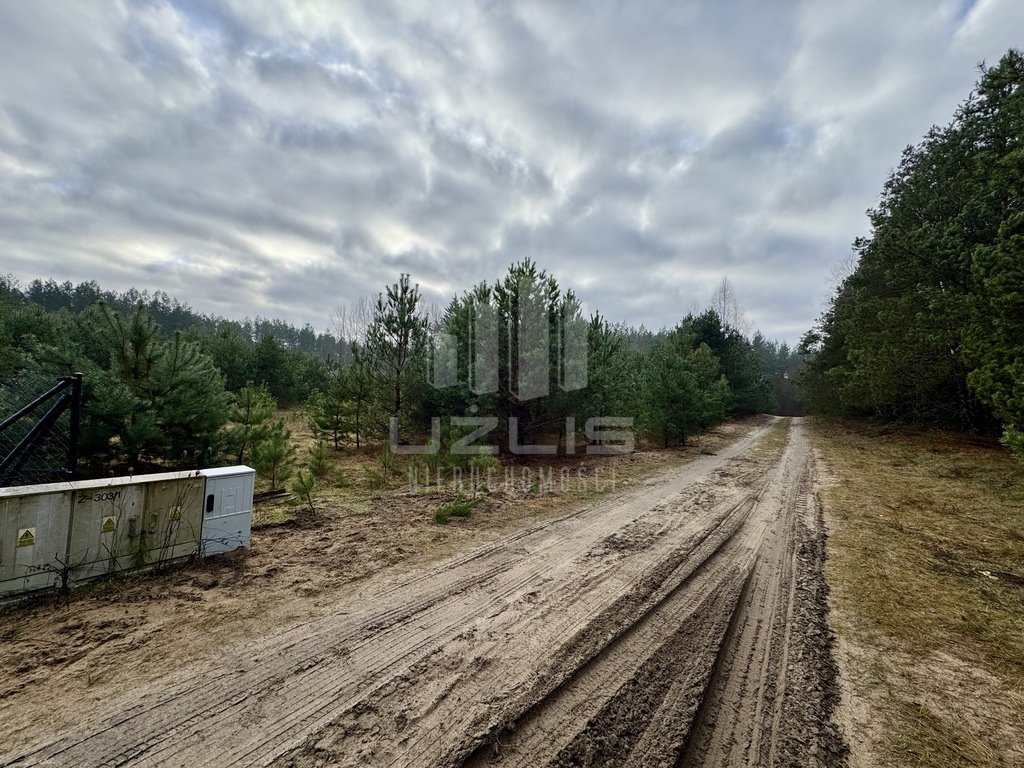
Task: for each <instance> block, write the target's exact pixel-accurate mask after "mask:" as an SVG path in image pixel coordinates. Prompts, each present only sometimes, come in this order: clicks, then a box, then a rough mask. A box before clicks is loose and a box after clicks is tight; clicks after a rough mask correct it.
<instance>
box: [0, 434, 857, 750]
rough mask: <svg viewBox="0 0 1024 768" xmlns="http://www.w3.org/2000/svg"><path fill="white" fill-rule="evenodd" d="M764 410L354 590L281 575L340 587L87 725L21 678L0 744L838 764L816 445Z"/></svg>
mask: <svg viewBox="0 0 1024 768" xmlns="http://www.w3.org/2000/svg"><path fill="white" fill-rule="evenodd" d="M767 431H768V427H761V428H759V429H757V430H755V431H754V433H753V434H751V435H749V436H747V437H744V438H741V439H739V440H737V441H735V442H733V443H731V444H729V445H727V446H725V447H723V448H721V449H719V450H718V451H717V453H715V454H710V453H709V455H700V456H699V457H697V458H696V459H695V460H694V461H692V462H690V463H688V464H685V465H683V466H680V467H674V468H672V469H669V470H665V471H663V472H661V473H660V474H658V475H656V476H655V477H653V478H651V479H649V480H647V481H645V482H643V483H638V484H637V485H636V487H634V488H632V489H628V490H625V491H623V492H620V493H616V494H614V495H612V496H608V497H604V498H601V499H599V500H596V501H593V502H591V503H589V504H586V505H584V506H580V507H577V508H575V509H573V510H572V511H571V512H569V513H568V514H564V515H563V516H561V517H553V518H552V517H549V518H548V519H544V520H541V521H533V522H529V523H526V524H521V525H519V526H517V527H516V529H515V530H514V531H513V532H511V533H507V534H505V535H502V536H500V537H495V536H494V535H493V534H491V535H489V536H487V535H485V534H483V533H479V532H473V531H472V529H468V528H467V529H466V531H465V533H466V535H467V536H478V537H479V539H478V540H477V541H473V542H472V544H475V545H476V546H475V547H474V548H472V549H471V551H469V552H468V553H467V554H463V555H460V556H456V557H454V558H451V559H449V560H447V561H445V562H443V563H442V564H440V565H438V566H436V567H434V568H430V569H421V570H419V571H418V572H412V573H410V572H408V571H405V572H402V570H401V569H388V570H386V571H384V572H382V573H380V574H378V577H374V578H372V579H369V580H367V581H365V582H362V583H360V584H358V585H355V586H353V585H351V584H350V586H349V594H348V596H347V598H346V599H341V598H340V597H339V596H338V595H337V589H336V587H337V585H336V584H335V585H332V584H331V583H329V580H330V578H331V576H330V575H329V574H330V573H331V572H328V573H327V574H326V575H325V574H313V575H312V576H301V575H298V574H295V573H291V574H290V576H291V577H293V578H294V580H295V583H294V584H293V586H294V587H295V588H296V591H295V594H297V595H300V596H301V595H302V594H303V592H304V591H308V594H306V595H305V597H306V602H307V603H308V602H309V599H310V597H311V596H318V595H319V596H323V595H330V596H331V599H329V600H327V599H324V601H323V604H322V605H319V604H318V605H319V607H318V608H317V609H316V610H314V611H311V610H310V609H309V606H308V605H305V604H304V608H303V610H304V611H305V613H304V614H303V615H302V616H301V618H300V619H299V620H294V618H293V620H292V622H291V623H289V622H288V617H289V606H288V601H286V600H277V601H270V603H269V604H268V605H267V606H264V607H265V610H264V611H263V612H259V611H257V612H255V613H254V614H253V616H251V617H249V618H245V617H241V618H240V617H238V616H235V617H233V618H232V619H230V621H228V623H229V625H230V626H233V627H235V628H236V629H238V630H239V631H245V632H246V636H245V637H244V638H243V640H244V642H235V643H234V644H232V645H231V646H230V647H228V648H227V649H226V650H224V651H223V652H221V653H215V652H214V649H210V648H204V647H202V644H201V643H193V644H191V645H190V646H189V650H190V651H191V652H192V653H194V654H195V655H194V656H189V658H197V659H198V660H197V661H196V662H195V663H193V664H182V663H181V660H180V659H181V656H180V655H179V656H178V657H177V659H176V660H177V664H178V667H179V668H178V669H170V670H168V671H166V672H165V673H163V674H161V675H159V676H157V677H155V678H154V677H153V676H151V675H147V674H145V673H144V672H138V673H137V674H135V675H134V676H132V675H129V676H125V675H123V674H122V675H121V676H120V677H118V678H117V679H118V680H120V681H121V683H122V685H121V687H120V690H118V691H117V692H114V691H113V690H112V689H111V686H110V685H105V684H103V683H102V681H101V682H100V684H99V689H100V690H102V691H103V694H104V695H103V696H102V697H97V698H96V699H94V700H92V701H89V702H87V703H86V702H82V701H79V702H77V704H78V707H77V709H76V710H75V711H76V712H77V716H78V720H79V722H77V723H76V724H74V725H70V726H69V724H68V722H67V713H68V712H69V711H70V707H69V706H68V707H63V708H61V707H57V709H58V710H59V711H60V712H61V713H62V714H60V715H59V716H58V717H57V718H46V717H39V716H38V714H39V711H40V710H39V708H38V707H39V705H40V703H41V702H44V701H46V696H45V695H44V694H43V693H39V691H40V690H42V691H44V692H46V690H47V689H48V693H49V697H50V700H51V701H52V700H53V699H54V696H55V695H57V696H59V694H54V692H53V684H52V683H53V682H54V681H53V680H51V681H50V683H51V684H50V685H49V686H35V687H33V686H31V685H29V684H26V685H25V686H23V687H22V688H19V687H18V686H17V684H15V685H12V686H9V687H8V688H7V692H6V696H7V701H6V702H5V703H4V704H3V705H0V706H2V707H3V710H6V711H3V710H0V715H6V714H10V715H12V716H13V717H14V718H15V719H17V718H24V717H25V713H26V712H35V713H37V717H36V719H35V721H34V723H32V725H31V726H27V727H26V726H25V725H24V722H23V721H22V722H21V727H20V728H19V729H18V730H17V731H16V732H15V733H16V734H18V735H17V737H16V738H17V739H19V740H21V743H19V742H18V741H14V740H9V741H8V742H6V743H5V744H4V746H3V747H0V749H3V750H4V751H5V752H6V754H7V755H8V757H6V758H0V761H2V762H4V764H12V765H28V764H53V765H76V766H77V765H97V764H116V765H121V764H132V765H185V764H188V765H190V766H199V765H226V764H259V765H295V766H305V765H335V764H340V765H356V764H373V765H486V764H489V763H506V764H510V765H529V766H536V765H596V764H604V765H642V766H646V765H694V766H697V765H709V766H736V765H747V766H769V765H800V766H813V765H822V766H834V765H842V764H843V763H844V762H845V746H844V745H843V743H842V741H841V739H840V738H839V736H838V732H837V730H836V728H835V726H834V725H833V724H832V712H833V709H834V707H835V704H836V700H837V689H836V686H835V679H834V674H835V670H834V664H833V662H832V657H831V650H830V649H831V634H830V632H829V630H828V627H827V624H826V621H825V605H826V603H825V601H826V594H825V588H824V581H823V578H822V574H821V564H822V559H823V557H824V549H823V547H824V534H823V531H822V524H821V518H820V512H819V511H818V509H817V506H816V503H815V500H814V496H813V494H812V491H811V482H812V479H813V473H814V460H813V457H812V455H811V452H810V450H809V448H808V444H807V440H806V437H805V435H804V430H803V427H802V426H801V425H800V423H799V421H798V420H796V421H794V423H793V427H792V429H791V430H790V432H789V439H788V441H787V442H786V444H785V446H784V448H779V449H775V450H767V451H763V450H757V449H756V444H757V443H758V441H759V440H760V439H761V438H763V437H764V435H765V433H766V432H767ZM359 534H360V532H359V531H358V530H356V531H353V532H351V536H358V535H359ZM310 535H311V536H317V535H321V536H323V535H325V534H324V533H323V531H317V530H315V529H314V530H312V531H311V532H310ZM488 538H489V539H490V540H487V539H488ZM327 539H328V540H327V541H325V542H322V544H323V545H324V546H326V547H331V546H335V545H340V543H339V542H337V541H335V540H334V539H332V537H330V536H329V535H328V536H327ZM357 549H358V548H357ZM278 560H279V559H270V560H266V561H265V565H266V568H267V570H268V571H270V570H272V569H280V568H287V562H283V563H279V562H278ZM220 567H223V568H230V567H231V565H230V563H227V564H224V565H223V566H220ZM243 570H246V571H249V572H250V573H249V577H251V578H255V579H257V580H258V579H259V578H265V579H267V580H268V581H274V580H275V579H276V576H277V572H276V571H275V572H274V573H267V574H265V575H263V576H262V577H261V576H259V575H258V573H257V572H255V571H254V570H253V569H251V568H245V569H243ZM202 573H206V572H205V571H203V572H200V575H201V574H202ZM197 577H198V576H196V575H190V576H188V577H187V578H190V579H195V578H197ZM209 578H211V579H213V580H214V581H216V582H218V583H219V581H220V579H222V578H224V576H223V575H218V573H217V572H213V573H212V574H211V575H210V576H209ZM334 578H336V579H343V578H344V577H341V576H334ZM169 586H170V587H171V588H172V589H173V588H174V587H175V586H177V587H178V588H181V589H182V590H185V591H183V592H182V595H186V594H188V595H190V594H192V592H191V591H188V590H186V585H182V584H175V582H174V581H171V582H170V584H169ZM192 588H194V587H192ZM240 589H241V587H240ZM210 590H211V591H216V592H217V595H216V598H215V599H216V605H217V606H224V608H223V610H225V611H231V610H236V611H244V610H245V609H244V608H243V607H242V605H240V604H233V602H232V600H231V597H230V595H229V594H221V593H224V592H227V590H223V589H220V588H219V584H212V585H211V586H210ZM248 596H249V597H250V600H249V603H250V604H251V602H252V600H251V593H249V594H248ZM181 599H182V601H183V602H184V603H185V604H187V602H188V599H187V598H185V597H183V596H182V597H181ZM238 602H239V603H241V602H242V601H241V600H238ZM293 610H295V609H294V608H293ZM202 616H203V621H205V622H211V623H210V625H209V626H211V627H212V626H215V625H217V626H219V625H220V624H221V623H219V622H217V619H216V614H215V613H211V612H210V611H205V612H203V613H202ZM74 621H75V620H74V619H73V618H72V619H71V620H70V622H65V626H64V629H66V630H67V632H68V637H74V636H75V634H74V633H75V632H76V631H78V632H81V631H82V630H81V628H79V629H77V630H76V629H75V628H74V626H73V625H74ZM121 621H123V622H125V624H124V625H123V626H121V625H118V624H117V623H116V622H113V619H112V622H113V623H112V624H111V626H109V627H105V628H103V630H102V631H105V632H108V633H110V634H111V635H113V636H114V642H115V643H116V642H117V641H118V640H122V639H124V638H125V637H130V636H131V634H132V632H133V631H135V630H136V629H137V625H136V624H135V622H137V621H138V619H137V611H136V610H134V609H133V606H132V605H125V606H124V617H123V618H122V619H121ZM68 625H71V626H68ZM89 626H90V627H91V628H92V629H91V630H89V631H92V630H95V626H94V625H92V624H90V625H89ZM281 626H283V627H284V628H283V629H281V628H276V629H275V627H281ZM212 635H213V636H214V637H219V636H218V635H217V634H216V633H212ZM250 638H251V639H250ZM220 639H221V641H222V640H223V639H222V638H220ZM83 640H84V646H85V647H86V648H90V647H92V648H94V647H95V643H94V641H92V642H93V644H92V645H91V644H90V642H91V641H90V640H89V639H88V638H83ZM105 642H106V641H105ZM105 642H104V644H105ZM6 645H8V644H7V643H5V646H6ZM154 647H156V646H154ZM159 647H164V648H165V650H166V652H167V653H168V654H170V653H171V651H172V650H173V646H171V647H170V648H167V647H166V646H159ZM57 648H59V649H60V650H57V651H55V652H57V653H65V652H68V651H70V652H72V653H73V652H74V648H75V644H74V643H66V644H63V645H57ZM130 650H131V646H130V645H129V646H127V647H123V648H122V651H123V653H122V656H124V658H130V654H129V653H128V652H129V651H130ZM171 658H172V659H174V657H173V654H172V655H171ZM111 663H113V664H115V665H116V663H117V656H116V655H115V656H113V657H112V658H111ZM156 663H157V666H159V667H160V668H161V670H162V671H163V670H165V669H166V663H167V659H166V658H163V660H162V661H161V660H160V659H158V660H157V662H156ZM161 664H163V665H164V666H161ZM115 668H116V667H115ZM97 674H102V671H100V672H98V673H97ZM115 677H117V676H116V675H115ZM133 681H134V684H130V683H132V682H133ZM125 683H129V684H125ZM33 691H35V693H33ZM72 703H74V702H72ZM61 718H63V719H61ZM29 736H30V737H32V738H31V740H32V741H34V742H35V744H34V746H32V747H30V748H27V749H24V748H23V743H24V742H25V741H28V740H29V739H28V737H29ZM12 747H17V748H16V749H12Z"/></svg>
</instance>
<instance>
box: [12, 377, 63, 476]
mask: <svg viewBox="0 0 1024 768" xmlns="http://www.w3.org/2000/svg"><path fill="white" fill-rule="evenodd" d="M54 398H56V399H55V400H54ZM51 400H53V402H52V404H51V405H50V409H49V410H48V411H47V412H46V413H45V414H43V416H42V418H40V419H39V421H37V422H36V423H35V424H34V425H33V426H32V429H30V430H29V431H28V432H27V433H26V434H25V436H24V437H23V438H22V439H21V440H20V441H19V442H18V444H17V445H16V446H14V448H12V449H11V451H10V453H8V454H7V455H6V456H5V457H4V458H3V460H2V461H0V488H2V487H4V486H6V485H7V484H8V481H9V480H10V478H12V477H15V476H16V475H17V474H18V472H19V471H20V470H21V468H22V466H23V465H24V464H25V462H26V461H27V460H28V457H29V456H30V455H31V453H32V450H33V449H34V448H35V447H36V445H37V444H38V443H39V441H40V440H41V439H42V438H43V437H44V436H45V435H46V434H47V433H48V432H49V431H50V430H51V429H52V428H53V425H54V424H56V423H57V419H59V418H60V416H61V414H62V413H64V411H65V410H66V409H67V408H69V407H70V409H71V424H70V429H69V431H70V434H69V435H68V438H69V439H68V449H67V455H66V457H65V462H64V464H65V465H64V468H63V474H64V475H65V477H66V479H68V480H73V479H74V478H75V469H76V467H77V466H78V436H79V430H80V428H81V421H82V374H80V373H75V374H73V375H71V376H65V377H64V378H62V379H61V380H60V383H59V384H57V386H55V387H53V389H51V390H50V391H49V392H45V393H43V394H42V395H40V396H39V397H37V398H36V399H35V400H33V401H32V402H31V403H29V404H28V405H26V406H24V407H23V408H21V409H20V410H18V411H17V412H16V413H13V414H11V415H10V416H8V417H7V418H6V419H4V420H3V422H0V433H2V432H3V431H4V430H5V429H7V428H8V427H10V426H11V425H13V424H15V423H16V422H17V421H18V420H19V419H21V418H22V417H24V416H26V415H28V414H30V413H32V412H33V411H35V410H36V409H37V408H41V407H42V406H44V405H46V404H47V403H50V401H51Z"/></svg>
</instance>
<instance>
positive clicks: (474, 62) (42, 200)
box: [0, 0, 1024, 341]
mask: <svg viewBox="0 0 1024 768" xmlns="http://www.w3.org/2000/svg"><path fill="white" fill-rule="evenodd" d="M1010 46H1024V3H1021V2H1020V0H977V1H976V2H971V0H948V1H946V2H936V1H935V0H915V1H910V0H907V1H904V0H898V1H894V0H830V1H829V2H820V1H810V0H809V1H808V2H788V1H786V0H779V1H778V2H774V1H773V2H755V1H754V0H750V1H749V2H744V1H742V0H741V1H739V2H712V1H709V2H685V1H678V0H677V1H673V2H666V3H654V2H650V3H642V2H603V3H602V2H580V3H575V4H569V3H560V2H521V3H514V4H513V3H509V4H506V3H500V2H487V3H461V2H443V3H441V2H437V1H436V0H431V1H430V2H423V3H418V2H403V3H388V2H381V0H372V1H371V2H367V3H365V4H358V3H354V2H353V3H344V2H322V3H320V2H295V3H283V2H282V3H276V2H268V1H267V0H235V1H234V2H227V3H214V2H210V3H206V2H201V1H200V0H181V1H180V2H108V1H107V0H96V1H95V2H84V1H83V2H77V1H76V2H53V3H43V2H38V0H24V1H21V2H19V1H18V0H10V2H4V3H2V4H0V273H8V272H10V273H13V274H14V275H15V276H16V277H18V278H20V279H21V280H22V281H26V280H29V279H31V278H34V277H54V278H56V279H58V280H61V281H63V280H73V281H76V282H77V281H80V280H89V279H95V280H97V281H98V282H99V283H100V284H101V285H102V286H103V287H104V288H114V289H124V288H127V287H129V286H133V285H134V286H137V287H138V288H140V289H141V288H148V289H150V290H153V289H163V290H166V291H168V292H169V293H171V294H172V295H175V296H177V297H179V298H182V299H184V300H187V301H188V302H189V303H190V304H191V305H192V306H193V307H195V308H197V309H199V310H201V311H204V312H213V313H217V314H223V315H225V316H229V317H241V316H245V315H250V316H251V315H256V314H262V315H266V316H277V317H282V318H285V319H288V320H291V321H293V322H298V323H303V322H307V321H308V322H312V323H313V324H314V325H315V326H317V327H318V328H326V327H327V326H328V324H329V322H330V314H331V311H332V310H333V309H334V308H335V307H336V306H338V305H340V304H351V303H353V302H354V301H355V300H357V299H358V298H359V297H360V296H365V295H370V294H375V293H376V292H377V291H379V290H380V289H381V288H382V287H383V285H384V284H386V283H388V282H392V281H394V280H395V278H396V277H397V276H398V274H399V273H400V272H409V273H411V274H412V275H413V277H414V279H415V280H417V281H418V282H419V283H420V285H421V287H422V288H423V290H424V292H425V293H426V294H427V296H428V298H429V299H430V300H431V301H436V302H437V303H440V304H443V303H445V302H446V301H447V299H448V298H449V297H450V296H451V295H452V294H453V293H454V292H456V291H461V290H462V289H463V288H466V287H469V286H470V285H472V284H473V283H475V282H478V281H479V280H482V279H493V278H494V277H496V276H497V275H498V274H500V273H501V272H502V271H503V270H504V268H505V267H506V266H507V265H508V264H509V263H510V262H512V261H513V260H518V259H520V258H522V257H525V256H531V257H533V258H535V259H536V260H537V261H539V262H540V264H541V265H542V266H544V267H546V268H547V269H549V271H551V272H553V273H554V274H555V275H556V276H557V277H558V278H559V279H560V281H561V282H562V283H563V285H566V286H569V287H573V288H575V289H576V290H577V292H578V293H579V294H580V295H581V297H582V298H583V300H584V301H585V302H586V305H587V307H588V308H589V309H591V310H593V309H600V310H601V311H602V313H603V314H605V315H607V316H608V317H610V318H612V319H616V320H625V321H628V322H631V323H637V324H639V323H644V324H646V325H647V326H649V327H661V326H664V325H671V324H673V323H674V322H676V321H677V320H678V319H679V317H680V316H681V315H682V314H683V313H685V311H686V310H687V309H688V308H691V307H694V306H697V305H703V304H706V303H707V302H708V300H709V298H710V295H711V292H712V289H713V287H714V285H715V284H716V283H717V282H718V281H719V280H720V279H721V277H722V276H723V275H728V277H729V278H730V279H731V280H732V282H733V283H734V284H735V286H736V290H737V294H738V297H739V299H740V302H741V304H742V305H743V307H744V308H745V309H746V311H747V315H748V316H749V318H750V320H751V321H752V323H753V324H754V325H755V326H757V327H760V328H761V329H762V330H763V331H765V332H766V333H767V334H768V335H770V336H774V337H778V338H782V339H787V340H790V341H795V340H796V339H798V338H799V336H800V334H801V333H802V331H803V330H805V329H806V328H807V327H808V326H809V325H810V324H811V323H812V322H813V320H814V318H815V317H816V315H817V314H818V312H819V311H820V309H821V306H822V302H823V299H824V298H825V296H826V295H827V293H828V291H829V287H830V286H829V276H830V275H831V274H832V273H833V271H834V269H835V268H836V265H837V264H839V263H841V262H842V261H843V260H844V258H846V256H847V254H848V253H849V243H850V241H851V240H852V239H853V238H854V237H855V236H857V235H859V234H865V233H866V220H865V217H864V211H865V209H867V208H868V207H869V206H871V205H872V204H873V202H874V200H875V199H876V196H877V193H878V191H879V189H880V187H881V184H882V182H883V180H884V178H885V175H886V174H887V172H888V170H889V169H890V168H891V166H892V165H893V163H894V162H895V161H896V160H897V159H898V157H899V152H900V150H901V149H902V147H903V146H905V145H906V144H908V143H911V142H914V141H916V140H917V139H918V138H919V137H920V136H921V135H922V134H923V133H924V132H925V131H926V130H927V129H928V127H929V126H930V125H931V124H933V123H943V122H946V121H947V120H948V119H949V117H950V116H951V115H952V112H953V110H954V108H955V106H956V105H957V103H958V102H959V101H961V100H962V99H963V98H964V97H965V96H966V95H967V93H968V92H969V91H970V89H971V86H972V84H973V82H974V80H975V77H976V69H975V66H976V64H978V63H979V62H980V61H982V60H987V61H990V62H994V61H995V60H997V59H998V58H999V56H1000V55H1001V54H1002V53H1003V52H1004V51H1005V50H1006V49H1007V48H1008V47H1010Z"/></svg>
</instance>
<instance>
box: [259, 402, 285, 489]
mask: <svg viewBox="0 0 1024 768" xmlns="http://www.w3.org/2000/svg"><path fill="white" fill-rule="evenodd" d="M291 438H292V433H291V432H290V431H289V430H288V429H286V428H285V425H284V420H282V419H279V420H277V421H276V422H274V423H273V424H272V425H271V427H270V431H269V433H268V434H267V437H266V439H265V440H264V441H263V442H261V443H259V444H258V445H257V446H256V447H255V448H253V452H252V461H253V467H254V468H255V469H256V472H257V473H258V474H259V475H260V476H261V477H263V478H265V479H266V480H267V482H268V483H269V484H270V488H271V490H276V489H278V488H280V487H282V486H283V484H284V483H285V482H287V481H288V478H290V477H291V476H292V471H293V470H294V464H295V446H294V445H293V444H292V441H291Z"/></svg>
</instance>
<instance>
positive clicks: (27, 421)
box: [0, 375, 71, 486]
mask: <svg viewBox="0 0 1024 768" xmlns="http://www.w3.org/2000/svg"><path fill="white" fill-rule="evenodd" d="M60 383H61V382H60V381H59V380H54V379H53V378H50V377H41V376H31V375H22V376H17V377H14V378H12V379H10V380H8V381H5V382H2V383H0V422H3V421H5V420H6V419H7V418H8V417H9V416H11V415H13V414H14V413H16V412H17V411H18V410H19V409H21V408H23V407H25V406H26V405H28V404H29V403H31V402H32V401H33V400H35V399H36V398H38V397H40V396H41V395H44V394H45V393H46V392H48V391H49V390H51V389H53V388H54V387H55V386H57V385H58V384H60ZM62 397H66V398H68V399H69V401H70V397H71V384H70V382H68V383H66V384H65V385H64V387H63V389H62V390H61V391H60V392H58V393H55V394H54V395H53V396H52V397H50V398H47V400H46V401H45V402H43V403H40V404H39V405H37V406H36V407H35V408H33V409H32V410H31V411H29V412H28V413H26V414H24V415H22V416H21V417H20V418H18V419H17V420H15V421H14V422H13V423H11V424H9V425H8V426H7V427H5V428H4V429H2V430H0V461H3V460H5V459H7V458H8V457H12V458H11V461H10V463H9V465H8V466H7V468H6V469H5V470H4V471H0V486H14V485H34V484H36V483H53V482H57V481H60V480H68V479H70V472H69V471H68V466H67V463H68V456H69V454H70V449H71V407H70V402H69V404H68V406H67V407H65V408H64V410H63V412H62V413H61V414H60V417H59V418H58V419H57V420H56V422H54V423H53V424H52V425H50V426H49V428H48V429H45V430H44V431H43V432H42V433H40V434H39V435H38V437H37V439H36V440H34V441H33V444H32V446H31V447H30V448H28V450H21V451H18V446H19V445H20V444H21V442H22V440H23V439H24V438H25V437H26V436H27V435H28V434H29V432H31V430H32V429H33V428H34V427H35V426H36V425H37V424H39V422H40V420H42V419H43V418H44V417H45V416H46V414H47V413H48V412H49V411H50V409H51V408H53V407H54V406H55V405H56V404H57V403H58V402H59V401H60V399H61V398H62ZM16 451H17V453H16V454H15V452H16ZM19 463H20V465H21V466H20V468H18V469H17V470H16V471H14V472H12V471H11V469H12V468H13V467H14V466H16V465H18V464H19Z"/></svg>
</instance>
